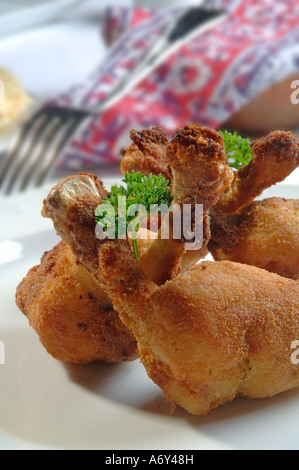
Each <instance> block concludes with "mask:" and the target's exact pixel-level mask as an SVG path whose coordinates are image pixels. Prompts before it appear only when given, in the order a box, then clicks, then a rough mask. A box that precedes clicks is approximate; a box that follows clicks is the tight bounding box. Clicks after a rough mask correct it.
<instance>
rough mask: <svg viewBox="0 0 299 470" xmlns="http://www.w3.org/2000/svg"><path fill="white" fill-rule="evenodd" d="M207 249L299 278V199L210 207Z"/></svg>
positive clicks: (219, 256) (216, 256) (221, 257)
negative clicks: (232, 209) (235, 209)
mask: <svg viewBox="0 0 299 470" xmlns="http://www.w3.org/2000/svg"><path fill="white" fill-rule="evenodd" d="M211 232H212V238H211V240H210V242H209V251H210V253H212V255H213V258H214V259H215V260H218V261H223V260H230V261H236V262H239V263H244V264H250V265H252V266H256V267H260V268H263V269H266V270H267V271H270V272H273V273H276V274H279V275H280V276H284V277H287V278H290V279H295V280H296V279H299V199H296V200H291V199H289V200H287V199H281V198H270V199H265V200H263V201H255V202H252V203H251V204H249V205H248V206H246V207H244V208H243V210H242V211H241V212H240V213H237V214H225V213H224V212H222V211H220V210H217V209H213V212H212V217H211Z"/></svg>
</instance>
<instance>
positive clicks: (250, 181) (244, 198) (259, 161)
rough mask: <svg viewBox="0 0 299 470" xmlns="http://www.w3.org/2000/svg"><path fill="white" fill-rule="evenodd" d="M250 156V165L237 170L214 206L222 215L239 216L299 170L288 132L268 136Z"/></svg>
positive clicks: (296, 150) (295, 140)
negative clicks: (229, 184) (255, 200)
mask: <svg viewBox="0 0 299 470" xmlns="http://www.w3.org/2000/svg"><path fill="white" fill-rule="evenodd" d="M252 152H253V158H252V160H251V162H250V163H249V164H248V165H246V166H244V167H242V168H240V170H239V171H238V172H237V173H236V174H235V178H234V181H233V183H232V185H231V186H230V187H229V188H228V189H227V190H226V191H225V192H224V193H223V194H222V195H221V197H220V200H219V203H218V205H217V206H218V208H219V209H221V210H222V211H223V212H227V213H235V212H238V211H239V210H241V209H242V207H245V206H246V205H247V204H249V203H250V202H252V201H253V200H254V199H255V198H256V197H257V196H260V195H261V194H262V192H263V191H264V190H265V189H267V188H269V187H270V186H273V185H274V184H276V183H279V182H281V181H283V180H285V178H286V177H287V176H289V175H290V174H291V173H292V172H293V171H294V170H295V169H296V168H297V167H298V166H299V146H298V138H297V137H296V136H295V135H294V134H292V133H291V132H286V131H274V132H271V133H270V134H269V135H267V136H266V137H262V138H261V139H258V140H256V141H255V142H253V143H252Z"/></svg>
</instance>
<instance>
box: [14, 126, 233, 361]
mask: <svg viewBox="0 0 299 470" xmlns="http://www.w3.org/2000/svg"><path fill="white" fill-rule="evenodd" d="M202 131H203V128H197V127H196V126H195V127H194V128H193V130H192V131H191V130H190V129H188V130H187V129H186V133H187V132H189V138H190V139H191V141H192V138H193V139H194V136H195V135H196V133H197V134H198V135H199V136H200V135H201V133H202ZM205 132H206V133H207V131H205ZM213 134H215V135H216V133H215V131H210V134H209V139H210V140H207V139H206V141H202V142H201V144H200V145H201V146H202V149H203V150H204V149H209V151H208V153H207V155H205V159H206V160H207V156H209V158H210V159H211V166H210V169H211V171H210V173H209V172H208V171H207V172H206V173H203V172H202V171H201V172H198V175H197V182H198V190H197V193H193V192H192V197H193V198H194V200H195V201H198V203H200V202H202V201H203V194H204V188H206V186H207V185H208V186H209V187H212V186H213V182H212V176H213V178H215V180H216V185H215V187H214V189H215V193H214V196H213V201H214V200H216V199H218V198H219V195H220V194H221V192H222V191H223V190H224V189H225V188H226V187H227V185H228V184H229V183H230V181H231V179H232V173H231V171H230V170H229V168H228V166H227V165H226V164H223V162H224V163H225V155H224V153H223V146H221V139H220V140H219V142H218V143H217V145H218V147H215V146H213V145H212V142H211V140H212V136H213ZM207 135H208V134H207ZM192 136H193V137H192ZM180 138H181V136H180ZM193 143H194V142H193ZM215 149H217V151H215ZM199 150H200V146H199V147H198V149H197V150H196V148H195V147H194V148H193V153H194V155H193V158H191V156H190V155H187V157H188V160H187V161H185V164H184V162H183V159H182V161H181V162H180V165H181V168H178V169H177V170H176V172H177V174H178V175H179V174H183V173H184V178H188V172H189V175H190V176H191V175H192V177H193V178H194V176H195V174H196V171H197V170H196V160H198V162H199V161H200V155H201V153H200V151H199ZM213 160H215V162H214V163H213ZM192 165H193V166H192ZM208 176H209V177H208ZM205 178H207V181H206V183H205V180H204V179H205ZM189 179H190V177H189ZM219 181H221V182H222V183H221V184H220V185H219ZM194 189H195V188H194V187H193V189H192V191H194ZM178 191H180V195H181V196H180V197H181V200H180V201H179V199H178V196H177V195H178ZM107 194H108V193H107V191H106V190H105V188H104V186H103V184H102V182H101V180H100V179H98V178H97V177H96V176H94V175H89V174H86V173H80V174H79V175H77V176H73V177H68V178H66V179H64V180H63V181H61V182H59V183H58V184H57V185H56V186H55V187H54V188H53V189H52V191H51V192H50V194H49V196H48V198H47V199H46V200H45V202H44V208H43V215H44V216H46V217H51V218H52V220H53V222H54V226H55V228H56V230H57V232H58V233H59V234H60V235H61V237H62V239H63V240H64V242H65V243H61V244H60V245H58V246H57V247H55V248H54V249H53V250H52V251H51V252H49V253H47V254H46V255H45V256H44V257H43V259H42V262H41V264H40V266H37V267H35V268H33V269H32V270H31V271H30V272H29V273H28V275H27V277H26V278H25V279H24V280H23V281H22V283H21V284H20V286H19V287H18V289H17V304H18V306H19V307H20V309H21V310H22V311H23V313H25V314H26V315H27V317H28V319H29V322H30V324H31V326H32V327H33V328H34V329H35V330H36V332H37V333H38V335H39V336H40V339H41V342H42V344H43V345H44V346H45V348H46V349H47V351H48V352H49V353H50V354H52V355H53V356H54V357H56V358H57V359H60V360H62V361H65V362H74V363H79V364H82V363H90V362H99V361H106V362H119V361H127V360H134V359H135V358H136V356H137V347H136V342H135V341H134V338H133V337H132V334H131V332H130V331H129V330H128V329H127V328H126V327H125V326H124V325H123V324H122V323H121V322H120V320H119V317H118V315H117V312H115V311H114V310H113V309H112V308H111V302H110V301H109V298H107V296H105V293H104V291H102V290H100V289H99V287H98V289H97V291H96V292H94V287H95V286H94V279H93V278H92V275H91V274H90V271H93V270H95V269H97V266H98V245H99V240H98V239H97V238H96V237H95V227H96V223H95V213H94V212H95V209H96V207H97V206H98V205H99V204H101V202H102V201H103V200H104V199H105V198H106V197H107ZM183 194H184V197H183V199H182V195H183ZM174 195H175V196H176V197H177V201H178V202H180V203H183V200H184V198H185V199H186V200H188V201H189V199H190V195H189V190H188V185H187V184H186V181H185V182H184V179H182V182H181V183H180V184H177V186H176V188H174ZM204 228H206V230H207V229H208V224H207V217H205V219H204ZM141 231H145V229H141V230H140V232H141ZM145 232H146V237H142V238H140V239H138V245H139V252H140V257H141V266H142V268H143V270H144V271H145V272H146V273H147V275H148V276H149V278H153V279H154V280H159V282H160V283H162V282H164V280H167V279H168V278H171V277H173V276H175V275H177V274H178V273H179V271H180V270H181V263H182V256H183V255H184V251H185V249H184V240H173V239H172V240H171V241H168V242H167V241H166V240H161V239H160V240H155V238H157V234H152V233H150V232H149V231H145ZM203 232H204V236H205V240H204V242H205V245H206V244H207V242H208V240H209V233H210V232H209V231H208V230H207V231H206V232H205V229H204V230H203ZM170 233H171V230H170ZM149 235H150V236H149ZM166 242H167V243H166ZM69 247H70V248H69ZM71 250H72V251H71ZM72 253H73V254H72ZM147 255H148V256H147ZM81 263H84V266H85V268H84V267H83V265H82V264H81ZM185 264H187V263H186V261H185ZM113 338H114V341H115V343H114V341H113Z"/></svg>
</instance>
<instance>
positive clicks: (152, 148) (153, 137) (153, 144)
mask: <svg viewBox="0 0 299 470" xmlns="http://www.w3.org/2000/svg"><path fill="white" fill-rule="evenodd" d="M130 138H131V140H132V144H131V145H130V146H129V147H128V148H126V149H124V150H123V158H122V161H121V171H122V173H123V174H126V173H127V172H129V173H132V171H135V172H136V173H137V172H139V171H140V172H141V173H142V174H143V175H145V176H149V175H150V174H153V175H157V176H158V175H160V174H161V175H162V176H164V178H165V179H166V180H168V181H170V180H171V168H170V166H169V164H168V163H167V160H166V158H165V155H166V149H167V145H168V138H167V135H166V133H165V132H164V131H163V130H162V129H160V128H159V127H152V128H150V129H144V130H141V131H136V130H132V131H131V132H130Z"/></svg>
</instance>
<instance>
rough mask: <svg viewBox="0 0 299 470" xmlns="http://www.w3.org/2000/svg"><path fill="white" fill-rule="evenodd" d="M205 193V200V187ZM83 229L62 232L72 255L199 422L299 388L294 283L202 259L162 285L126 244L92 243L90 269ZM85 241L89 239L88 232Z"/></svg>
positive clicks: (51, 212) (164, 385) (170, 391)
mask: <svg viewBox="0 0 299 470" xmlns="http://www.w3.org/2000/svg"><path fill="white" fill-rule="evenodd" d="M187 134H188V132H187ZM197 140H200V139H199V135H197V139H196V141H197ZM183 142H186V141H185V140H183ZM188 142H189V144H188V145H187V147H188V146H189V145H193V146H194V145H196V144H195V142H194V140H193V139H188ZM173 145H174V147H173V148H175V149H176V150H175V152H174V158H176V156H178V157H181V156H182V152H181V149H182V145H181V143H178V142H174V143H173ZM204 155H205V156H206V159H208V158H211V155H210V154H209V155H208V154H205V152H202V153H201V156H200V161H201V164H202V165H203V167H204V166H205V158H204ZM216 159H218V155H217V156H216ZM221 165H223V162H221V163H220V161H219V168H221ZM198 171H200V170H198ZM186 178H187V177H186V176H183V177H182V179H181V180H180V179H179V181H182V184H181V186H180V187H184V181H186ZM216 181H217V182H218V184H217V185H216V187H221V184H220V182H219V181H218V180H217V178H215V177H213V178H211V180H210V182H214V184H211V188H213V190H214V187H215V182H216ZM179 194H183V191H180V192H179ZM204 194H206V198H207V200H209V196H208V193H207V192H206V188H204ZM212 197H213V196H212ZM49 204H50V206H49ZM71 206H72V207H73V210H74V207H75V206H76V203H75V202H74V201H72V203H71ZM79 206H80V204H79ZM45 208H46V209H45V211H46V215H48V216H51V217H52V218H53V220H56V221H57V220H58V219H57V217H56V215H55V211H58V212H59V206H58V205H56V207H55V205H52V204H51V197H50V199H48V200H47V201H46V202H45ZM82 209H83V207H82ZM64 214H66V212H64ZM82 215H83V214H82ZM83 218H84V216H83ZM60 222H62V220H61V221H60ZM64 223H65V222H64ZM82 230H84V231H85V230H86V233H85V236H84V237H83V239H89V236H88V233H87V232H88V231H90V230H91V227H89V226H87V227H84V228H83V227H80V226H78V225H74V226H73V227H72V231H69V228H68V234H67V236H69V237H71V238H72V239H73V240H74V241H75V243H73V245H72V247H73V249H74V250H75V254H77V253H78V254H79V255H80V261H81V262H82V264H83V265H84V266H85V267H86V268H88V269H89V270H90V271H91V272H92V275H93V276H94V278H95V279H96V280H97V282H98V283H99V284H100V285H101V287H102V288H103V289H104V290H105V292H107V294H108V296H109V298H110V299H111V300H112V303H113V306H114V308H115V309H116V311H118V312H119V314H120V318H121V320H122V321H123V323H124V324H125V325H126V326H127V327H128V328H129V329H130V330H131V331H132V333H133V334H134V337H135V338H136V340H137V342H138V349H139V352H140V357H141V360H142V362H143V364H144V366H145V369H146V370H147V373H148V375H149V376H150V377H151V378H152V380H153V381H154V382H156V383H157V384H158V385H159V386H160V387H161V389H162V390H163V391H164V393H165V394H166V395H167V396H168V397H169V398H170V399H171V400H172V401H174V402H175V403H176V404H178V405H180V406H182V407H183V408H185V409H186V410H188V411H189V412H190V413H193V414H197V415H203V414H206V413H209V412H210V411H211V410H212V409H214V408H216V407H218V406H219V405H221V404H223V403H227V402H229V401H231V400H233V399H234V398H235V397H236V396H242V397H249V398H263V397H270V396H273V395H275V394H277V393H279V392H282V391H284V390H288V389H291V388H293V387H296V386H298V385H299V369H298V366H296V365H294V364H292V362H291V345H292V342H293V341H295V340H297V339H298V337H299V284H298V282H295V281H292V280H289V279H286V278H282V277H280V276H278V275H275V274H271V273H269V272H267V271H265V270H262V269H259V268H256V267H252V266H246V265H242V264H238V263H233V262H202V263H201V264H199V265H198V266H196V267H194V268H192V269H190V270H189V271H187V272H186V273H183V274H181V275H178V276H177V277H176V278H175V279H172V280H170V281H168V282H166V283H165V284H164V285H161V286H159V285H157V284H156V283H155V282H153V281H152V280H151V279H149V278H148V276H147V275H146V273H145V272H144V270H143V269H142V266H141V264H140V263H138V262H137V261H136V260H135V258H134V256H133V253H132V249H131V247H130V245H129V243H128V242H127V241H126V240H116V241H99V240H98V241H95V243H94V244H92V243H91V245H92V246H93V247H94V249H95V251H94V255H96V257H95V258H94V259H93V261H92V262H91V258H90V247H89V246H86V245H85V244H84V243H80V238H81V231H82ZM89 235H90V240H92V237H93V236H94V230H92V232H90V233H89ZM169 243H172V241H171V240H170V241H169ZM85 253H86V256H85Z"/></svg>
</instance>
